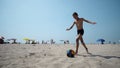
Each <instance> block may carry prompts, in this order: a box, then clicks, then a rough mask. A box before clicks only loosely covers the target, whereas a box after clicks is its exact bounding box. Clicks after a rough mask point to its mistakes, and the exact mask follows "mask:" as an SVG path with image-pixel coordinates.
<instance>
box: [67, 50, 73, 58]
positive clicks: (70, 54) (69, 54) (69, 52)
mask: <svg viewBox="0 0 120 68" xmlns="http://www.w3.org/2000/svg"><path fill="white" fill-rule="evenodd" d="M67 56H68V57H71V58H73V57H75V51H74V50H72V49H69V50H67Z"/></svg>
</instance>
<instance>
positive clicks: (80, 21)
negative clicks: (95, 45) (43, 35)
mask: <svg viewBox="0 0 120 68" xmlns="http://www.w3.org/2000/svg"><path fill="white" fill-rule="evenodd" d="M73 18H74V19H75V21H74V22H73V24H72V26H71V27H70V28H68V29H66V30H67V31H68V30H70V29H72V28H73V26H74V25H76V27H77V38H76V54H78V48H79V40H80V41H81V43H82V45H83V46H84V48H85V49H86V52H87V53H88V54H89V51H88V48H87V47H86V44H85V43H84V40H83V34H84V29H83V22H84V21H85V22H87V23H90V24H96V22H91V21H88V20H86V19H84V18H79V17H78V13H76V12H74V13H73Z"/></svg>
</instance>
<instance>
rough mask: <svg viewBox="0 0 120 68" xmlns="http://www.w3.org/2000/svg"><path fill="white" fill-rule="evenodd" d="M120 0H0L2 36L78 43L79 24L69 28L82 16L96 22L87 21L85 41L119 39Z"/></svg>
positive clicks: (19, 40)
mask: <svg viewBox="0 0 120 68" xmlns="http://www.w3.org/2000/svg"><path fill="white" fill-rule="evenodd" d="M119 7H120V0H0V36H4V37H5V40H6V39H10V38H16V39H17V41H18V42H24V41H23V38H30V39H35V40H37V41H40V42H41V40H45V41H47V40H50V39H54V40H55V41H56V42H57V43H62V42H60V40H69V41H70V42H71V43H75V38H76V35H77V30H76V26H74V27H73V29H71V30H70V31H66V28H69V27H70V26H71V25H72V23H73V22H74V19H73V17H72V14H73V12H77V13H78V14H79V17H80V18H81V17H82V18H85V19H87V20H90V21H93V22H97V24H95V25H92V24H88V23H86V22H84V30H85V33H84V36H83V38H84V41H85V42H86V43H96V40H97V39H100V38H103V39H105V40H106V43H107V42H109V41H111V42H117V43H118V40H120V15H119V13H120V8H119Z"/></svg>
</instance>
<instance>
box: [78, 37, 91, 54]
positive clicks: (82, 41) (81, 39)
mask: <svg viewBox="0 0 120 68" xmlns="http://www.w3.org/2000/svg"><path fill="white" fill-rule="evenodd" d="M80 41H81V43H82V45H83V46H84V48H85V49H86V52H87V53H89V52H88V48H87V46H86V45H85V43H84V40H83V38H82V35H80Z"/></svg>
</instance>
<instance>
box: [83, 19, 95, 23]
mask: <svg viewBox="0 0 120 68" xmlns="http://www.w3.org/2000/svg"><path fill="white" fill-rule="evenodd" d="M83 21H85V22H87V23H90V24H96V22H91V21H88V20H86V19H84V18H83Z"/></svg>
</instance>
